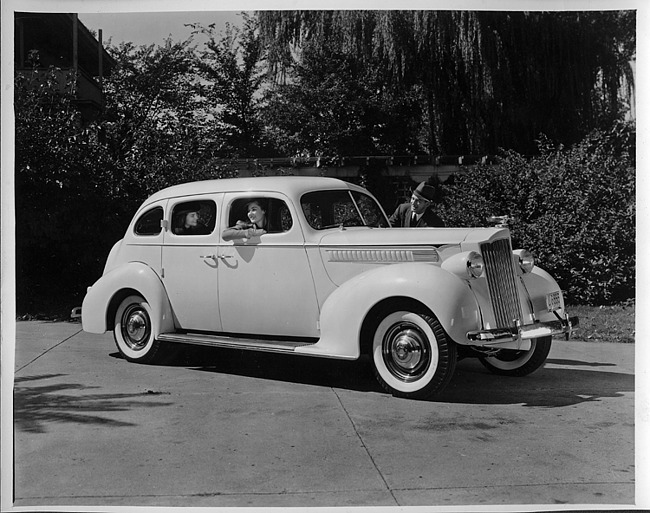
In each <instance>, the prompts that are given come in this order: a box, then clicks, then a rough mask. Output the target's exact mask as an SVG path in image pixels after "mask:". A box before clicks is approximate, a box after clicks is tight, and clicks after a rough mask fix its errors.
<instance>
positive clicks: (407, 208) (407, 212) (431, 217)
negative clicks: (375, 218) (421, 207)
mask: <svg viewBox="0 0 650 513" xmlns="http://www.w3.org/2000/svg"><path fill="white" fill-rule="evenodd" d="M411 215H412V214H411V204H410V203H402V204H401V205H400V206H399V207H397V210H395V212H393V215H392V216H390V218H389V219H388V220H389V221H390V224H391V226H392V227H393V228H400V227H404V228H408V227H411V228H425V227H429V228H430V227H438V228H444V226H445V223H443V222H442V219H440V218H439V217H438V216H437V215H436V214H435V212H433V210H431V209H430V208H427V209H426V210H425V211H424V214H422V217H421V218H420V220H419V221H418V222H417V224H416V225H415V226H414V225H412V224H411Z"/></svg>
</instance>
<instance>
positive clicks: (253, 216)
mask: <svg viewBox="0 0 650 513" xmlns="http://www.w3.org/2000/svg"><path fill="white" fill-rule="evenodd" d="M265 215H266V212H264V210H262V207H260V206H259V204H257V203H251V204H250V205H248V219H249V220H250V222H251V223H256V224H259V223H261V222H262V221H263V220H264V217H265Z"/></svg>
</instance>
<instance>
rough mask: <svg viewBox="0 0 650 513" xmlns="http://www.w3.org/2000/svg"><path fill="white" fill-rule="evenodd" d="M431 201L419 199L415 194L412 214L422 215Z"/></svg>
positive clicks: (412, 199)
mask: <svg viewBox="0 0 650 513" xmlns="http://www.w3.org/2000/svg"><path fill="white" fill-rule="evenodd" d="M429 203H431V202H430V201H427V200H425V199H422V198H418V197H417V196H416V195H415V194H413V195H412V196H411V212H413V213H415V214H421V213H422V212H424V211H425V209H426V208H427V207H428V206H429Z"/></svg>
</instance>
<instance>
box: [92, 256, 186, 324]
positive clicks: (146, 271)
mask: <svg viewBox="0 0 650 513" xmlns="http://www.w3.org/2000/svg"><path fill="white" fill-rule="evenodd" d="M129 290H133V291H135V292H137V293H138V294H140V295H141V296H142V297H144V299H145V300H146V301H147V303H149V306H150V307H151V309H152V310H153V316H154V318H153V319H152V324H153V330H154V336H158V335H159V334H160V333H165V332H169V331H173V330H174V317H173V313H172V309H171V305H170V303H169V298H168V297H167V292H166V291H165V287H164V286H163V284H162V282H161V281H160V277H159V276H158V275H157V274H156V273H155V272H154V271H153V269H151V267H149V266H148V265H146V264H143V263H141V262H129V263H128V264H124V265H121V266H119V267H116V268H114V269H113V270H111V271H110V272H108V273H106V274H105V275H103V276H102V277H101V278H100V279H99V280H97V281H96V282H95V283H94V284H93V286H92V287H88V292H87V293H86V297H85V298H84V300H83V303H82V306H81V325H82V328H83V330H84V331H86V332H89V333H104V332H106V331H110V330H112V329H113V327H112V326H111V324H110V323H111V322H112V320H111V319H109V318H108V317H109V315H108V314H109V311H110V309H111V308H112V307H116V306H117V305H115V304H114V303H115V302H116V301H119V300H121V299H120V298H121V296H124V294H125V293H127V291H129Z"/></svg>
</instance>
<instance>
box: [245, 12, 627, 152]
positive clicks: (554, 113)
mask: <svg viewBox="0 0 650 513" xmlns="http://www.w3.org/2000/svg"><path fill="white" fill-rule="evenodd" d="M257 16H258V19H259V20H260V29H261V33H262V36H263V40H264V43H265V45H266V47H267V49H268V58H269V62H270V64H271V66H272V69H273V70H274V72H275V76H276V77H277V79H278V80H282V79H283V77H284V76H285V73H286V70H288V69H290V67H291V66H292V65H293V63H294V61H295V60H299V59H300V58H301V49H302V48H304V47H305V45H306V43H310V44H312V45H319V46H321V47H324V46H331V45H332V44H333V41H334V42H336V44H338V45H339V46H340V48H341V50H342V51H343V52H344V53H345V54H346V55H348V56H351V57H352V58H355V59H357V60H359V61H361V62H375V63H377V66H379V67H380V69H381V71H382V73H383V74H384V76H385V77H386V78H387V80H390V82H389V83H390V85H391V87H394V88H396V89H397V90H404V88H406V89H408V88H409V87H410V86H412V85H419V86H420V87H421V88H422V94H423V103H422V106H423V111H424V112H425V113H426V120H425V123H426V126H427V128H428V131H429V136H428V141H427V142H428V151H429V152H430V153H450V154H453V153H488V152H489V153H494V152H496V151H497V149H498V148H499V147H507V148H512V149H515V150H517V151H521V152H524V153H526V152H532V151H534V150H535V147H534V139H535V138H536V137H537V135H538V134H539V133H545V134H546V135H547V136H548V137H550V138H551V139H554V140H559V141H562V142H564V143H566V144H571V143H575V142H577V141H578V140H580V138H581V137H583V136H584V135H585V134H586V133H587V132H589V131H590V130H591V129H593V128H595V126H596V125H597V123H598V122H600V121H601V120H602V118H603V117H605V118H607V119H609V120H610V121H611V120H613V119H619V118H620V117H621V116H622V114H623V113H624V109H625V106H624V104H622V103H621V102H620V99H621V97H620V95H621V94H622V93H623V94H624V95H627V94H629V93H630V92H631V88H632V87H633V78H632V72H631V67H630V60H632V59H633V58H634V52H635V35H634V22H635V13H634V11H611V12H580V13H576V12H563V13H548V12H490V11H476V12H473V11H261V12H258V13H257ZM623 83H625V84H626V85H627V89H626V88H624V87H621V86H622V84H623ZM623 99H625V96H624V97H623Z"/></svg>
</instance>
